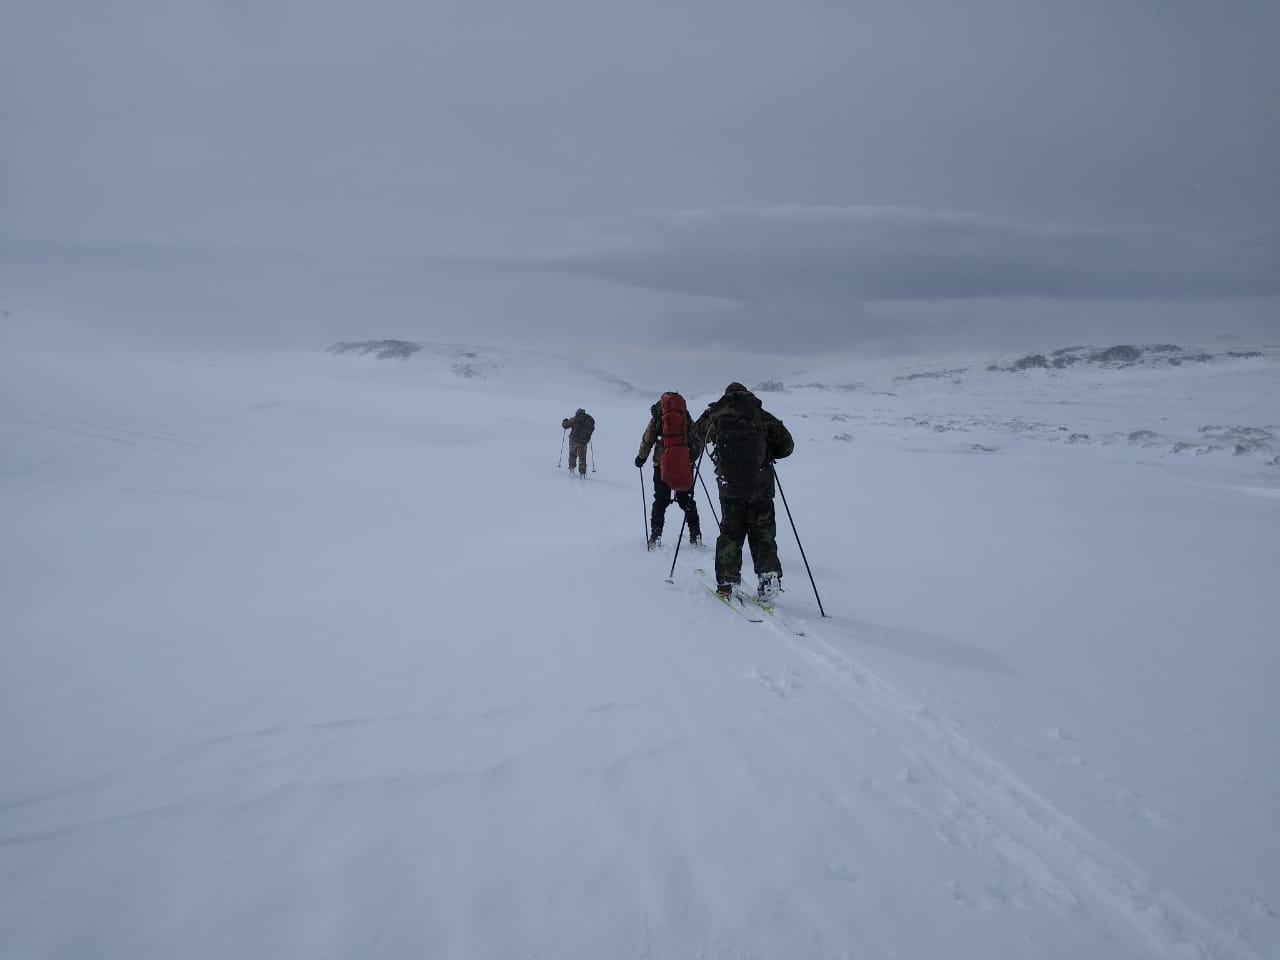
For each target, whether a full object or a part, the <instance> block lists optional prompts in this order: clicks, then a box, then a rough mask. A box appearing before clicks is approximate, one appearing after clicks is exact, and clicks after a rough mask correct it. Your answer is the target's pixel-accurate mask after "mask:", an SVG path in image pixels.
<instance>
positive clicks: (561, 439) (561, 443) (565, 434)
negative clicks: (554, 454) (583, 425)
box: [556, 427, 569, 467]
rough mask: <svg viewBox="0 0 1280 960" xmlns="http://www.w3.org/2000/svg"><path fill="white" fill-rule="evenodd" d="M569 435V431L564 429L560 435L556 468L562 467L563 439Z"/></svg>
mask: <svg viewBox="0 0 1280 960" xmlns="http://www.w3.org/2000/svg"><path fill="white" fill-rule="evenodd" d="M568 435H569V429H568V428H567V427H566V428H565V431H564V433H562V434H560V459H559V460H557V461H556V466H557V467H563V466H564V438H565V437H567V436H568Z"/></svg>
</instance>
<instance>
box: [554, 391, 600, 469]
mask: <svg viewBox="0 0 1280 960" xmlns="http://www.w3.org/2000/svg"><path fill="white" fill-rule="evenodd" d="M560 426H561V427H563V428H564V429H565V430H568V431H569V472H570V473H572V472H573V469H574V466H575V464H576V465H577V468H578V475H579V476H580V477H584V478H585V477H586V475H587V444H588V443H590V442H591V434H592V433H594V432H595V429H596V421H595V418H594V417H592V416H591V414H589V413H587V411H585V410H583V409H582V407H579V408H578V409H577V411H576V412H575V413H574V415H573V416H572V417H565V418H564V419H563V420H561V421H560Z"/></svg>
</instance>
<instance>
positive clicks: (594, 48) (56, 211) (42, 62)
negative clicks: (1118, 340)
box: [0, 0, 1280, 341]
mask: <svg viewBox="0 0 1280 960" xmlns="http://www.w3.org/2000/svg"><path fill="white" fill-rule="evenodd" d="M1278 44H1280V3H1276V2H1274V0H1257V2H1251V0H1223V2H1216V3H1209V2H1200V0H1072V2H1036V0H965V2H952V0H885V2H862V0H785V2H781V0H780V2H773V0H731V2H730V0H692V2H690V0H684V2H649V3H645V4H639V3H634V2H630V3H615V2H608V0H539V2H514V0H502V2H493V0H457V2H453V0H448V2H438V0H368V2H361V3H357V2H354V0H346V2H339V0H206V2H193V0H113V2H109V3H107V2H97V0H75V2H73V0H2V2H0V136H2V137H3V141H2V142H3V146H0V233H2V234H4V235H5V237H6V238H7V240H6V242H5V246H4V247H0V256H8V257H12V256H14V255H16V254H15V251H17V250H19V249H22V248H23V247H24V244H28V245H29V244H30V242H31V241H32V240H33V238H42V239H43V240H53V241H58V244H55V245H52V246H51V245H48V244H45V245H43V246H41V247H40V248H39V249H40V250H42V251H45V253H47V252H48V251H49V250H51V249H55V248H56V249H57V250H61V251H63V253H64V254H65V253H66V251H69V250H77V249H78V250H80V251H81V253H80V254H77V255H80V256H85V255H88V254H85V253H84V251H94V250H97V251H101V250H103V249H107V248H110V246H111V244H112V243H114V242H116V241H119V240H128V241H130V242H132V243H135V244H140V245H141V246H139V247H135V248H130V249H132V250H134V251H135V252H136V251H138V250H144V251H145V250H151V251H153V252H155V251H159V250H162V249H164V248H165V247H167V246H169V245H172V244H180V245H182V248H183V249H184V250H187V251H200V250H203V249H206V248H208V247H212V246H216V247H218V249H221V250H225V249H226V248H227V247H233V248H234V247H237V246H239V245H281V246H284V247H289V248H294V249H298V250H302V251H311V252H315V253H320V254H325V255H328V256H330V257H338V258H356V257H377V258H414V257H428V258H431V259H433V260H435V261H437V262H438V261H439V260H440V259H443V260H444V261H450V260H456V259H462V260H464V261H467V262H470V263H473V264H474V263H479V264H486V263H487V264H489V265H490V266H493V267H495V268H501V269H503V270H508V271H510V270H513V269H514V270H515V271H516V273H517V275H518V274H519V273H520V272H522V271H523V272H524V273H526V274H527V273H528V272H529V271H554V272H555V273H556V274H557V275H568V276H582V277H590V278H595V279H596V280H598V279H601V278H603V279H606V280H610V281H617V282H619V283H621V284H627V285H630V286H632V287H642V288H648V289H651V290H653V291H661V292H665V293H670V294H672V295H673V296H693V297H697V298H705V299H706V300H708V301H711V302H712V306H709V307H708V311H707V312H706V313H705V314H699V313H698V312H697V310H696V309H695V310H694V312H693V314H690V313H688V312H687V310H686V311H683V312H682V311H676V312H672V313H670V314H668V315H667V316H666V317H665V320H666V321H670V320H671V319H672V317H677V318H678V317H686V318H688V317H691V316H692V317H693V318H695V319H697V320H699V322H705V323H706V324H710V325H711V327H712V328H714V327H716V325H722V326H724V325H727V326H728V327H730V328H731V327H732V325H733V324H734V323H741V324H750V323H752V322H755V321H754V320H753V318H760V317H768V316H774V317H776V316H778V315H780V314H786V313H788V312H791V313H796V312H805V314H806V316H807V317H809V318H810V322H809V325H808V327H807V328H806V329H810V330H812V331H813V332H814V334H815V335H817V333H818V331H820V330H821V331H826V332H827V333H831V332H833V331H834V332H835V334H836V337H835V339H836V340H840V339H841V337H843V336H845V335H846V334H847V335H848V338H849V339H851V340H855V341H856V340H857V338H858V336H859V335H860V331H861V333H863V334H865V333H866V331H867V330H870V329H872V328H874V329H877V330H878V329H880V328H881V326H882V325H883V323H882V321H884V318H886V317H896V318H897V320H896V321H894V322H900V323H902V324H904V325H907V326H910V325H912V324H916V325H919V324H920V323H923V322H924V321H923V319H922V318H924V316H925V313H929V314H930V316H931V317H932V318H933V319H932V320H930V321H929V322H930V323H933V322H935V321H936V320H937V319H938V318H939V317H941V318H942V319H943V320H944V321H945V322H946V323H947V324H951V323H953V322H955V321H956V320H957V318H964V317H970V318H971V320H970V321H968V322H972V323H973V324H974V325H975V328H976V327H977V326H980V325H981V317H980V316H979V314H985V315H988V316H992V317H994V315H995V313H997V312H999V309H996V310H995V311H994V312H993V311H992V310H987V309H986V308H984V309H983V310H982V311H977V312H975V310H974V309H973V306H972V303H973V301H975V300H979V299H981V300H982V301H983V303H992V302H994V303H996V304H997V306H998V307H999V305H1000V304H1002V303H1003V304H1004V306H1003V307H1002V308H1001V309H1004V310H1005V312H1006V313H1007V312H1008V311H1009V310H1012V309H1023V307H1022V306H1018V307H1016V308H1015V307H1014V306H1011V304H1013V303H1015V302H1016V303H1017V304H1019V305H1021V304H1023V303H1024V302H1025V298H1041V299H1043V300H1045V301H1049V302H1060V301H1071V302H1077V303H1083V305H1082V306H1079V308H1078V309H1076V310H1075V311H1074V313H1073V315H1074V316H1086V315H1089V316H1094V317H1095V318H1096V317H1100V316H1103V315H1110V316H1122V315H1123V313H1122V312H1117V310H1118V308H1117V306H1116V305H1117V304H1124V303H1133V302H1141V303H1150V302H1164V303H1172V304H1177V305H1180V307H1179V309H1182V308H1183V307H1184V306H1185V305H1186V304H1190V303H1197V304H1199V305H1200V306H1199V307H1198V308H1197V309H1199V310H1200V311H1201V315H1202V316H1204V317H1215V318H1220V319H1221V320H1222V322H1225V323H1228V324H1230V323H1231V322H1234V321H1235V320H1237V319H1238V320H1239V321H1240V322H1242V323H1245V324H1246V325H1248V324H1253V325H1254V326H1257V325H1259V324H1260V325H1261V326H1262V328H1266V327H1267V324H1268V323H1270V324H1273V325H1275V326H1276V327H1280V318H1277V312H1276V309H1275V304H1276V300H1275V297H1276V295H1277V293H1280V289H1278V285H1280V174H1278V173H1277V171H1280V107H1278V106H1277V105H1278V104H1280V56H1277V54H1276V50H1277V48H1278ZM77 245H80V246H79V247H78V246H77ZM26 249H27V250H28V253H27V258H28V259H30V257H32V256H36V255H37V254H33V253H31V252H30V251H31V250H34V249H35V248H34V247H32V246H27V247H26ZM39 255H40V256H43V255H45V254H43V253H42V254H39ZM192 255H195V254H192ZM402 262H404V263H409V262H411V260H405V261H402ZM455 281H456V278H455ZM1259 298H1270V300H1269V302H1268V301H1267V300H1260V299H1259ZM1085 301H1093V302H1090V303H1084V302H1085ZM515 302H516V303H518V302H519V298H518V297H517V299H516V301H515ZM909 302H925V303H929V304H932V305H933V306H932V307H931V308H930V309H929V310H928V311H918V310H914V309H911V310H909V309H904V308H902V307H901V306H895V304H903V303H909ZM966 304H967V305H966ZM591 309H592V310H593V311H597V310H599V309H600V306H599V304H598V303H596V301H595V300H594V299H593V301H592V306H591ZM375 312H376V311H375ZM510 312H511V311H510V309H509V306H502V307H496V306H495V307H493V308H492V309H489V310H487V311H485V312H474V313H473V314H472V317H473V319H475V318H479V317H481V316H482V315H483V317H484V318H485V322H488V323H498V325H499V327H500V326H501V324H500V322H499V320H500V317H501V316H503V315H507V314H509V313H510ZM556 312H557V315H558V316H559V317H560V322H561V323H562V324H567V325H568V326H569V327H572V326H573V325H574V322H573V321H572V320H566V319H565V318H564V315H563V309H562V308H561V307H560V306H557V307H556ZM1059 312H1061V311H1059ZM1139 314H1141V315H1144V316H1147V315H1150V311H1135V312H1134V314H1133V315H1139ZM819 318H821V319H819ZM591 322H592V323H594V324H598V323H599V321H598V317H597V318H596V319H593V320H592V321H591ZM770 322H771V321H770ZM1000 322H1001V323H1004V322H1005V321H1000ZM1066 322H1069V321H1066ZM578 323H579V327H582V325H583V324H585V323H587V320H586V318H585V317H584V318H579V320H578ZM819 339H821V338H819Z"/></svg>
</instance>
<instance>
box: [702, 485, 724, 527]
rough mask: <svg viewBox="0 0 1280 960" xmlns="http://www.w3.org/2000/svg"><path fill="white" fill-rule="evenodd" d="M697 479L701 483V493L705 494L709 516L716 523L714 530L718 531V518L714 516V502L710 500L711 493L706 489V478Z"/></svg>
mask: <svg viewBox="0 0 1280 960" xmlns="http://www.w3.org/2000/svg"><path fill="white" fill-rule="evenodd" d="M699 479H700V480H701V481H702V492H703V493H705V494H706V495H707V506H709V507H710V508H711V516H712V517H714V518H715V521H716V529H717V530H719V529H720V518H719V517H717V516H716V505H715V503H714V502H713V501H712V499H711V491H710V490H708V489H707V478H706V477H699Z"/></svg>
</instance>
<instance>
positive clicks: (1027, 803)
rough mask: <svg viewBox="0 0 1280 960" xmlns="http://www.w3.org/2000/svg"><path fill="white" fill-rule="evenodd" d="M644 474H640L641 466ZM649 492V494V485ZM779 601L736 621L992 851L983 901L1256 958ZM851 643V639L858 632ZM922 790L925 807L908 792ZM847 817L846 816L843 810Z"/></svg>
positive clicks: (787, 685)
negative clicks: (776, 647) (991, 879)
mask: <svg viewBox="0 0 1280 960" xmlns="http://www.w3.org/2000/svg"><path fill="white" fill-rule="evenodd" d="M644 469H645V470H646V471H647V470H648V469H649V467H648V465H647V464H646V466H645V468H644ZM572 482H573V483H574V486H575V487H576V489H577V491H578V492H579V494H580V495H581V496H583V497H585V498H586V499H588V500H590V501H591V502H592V504H593V506H594V507H595V509H596V510H597V514H598V516H599V519H600V522H601V523H602V524H606V525H607V524H611V525H612V526H613V528H614V530H615V531H616V532H617V533H618V534H619V535H623V534H625V532H626V531H625V530H623V528H622V527H621V525H620V524H619V523H618V521H617V518H616V516H615V515H614V514H613V512H612V511H609V510H608V509H607V508H606V507H605V505H604V504H603V503H602V502H601V501H600V500H599V499H598V498H596V497H595V496H593V494H592V491H591V490H590V489H589V488H588V486H587V484H584V483H583V482H582V481H579V480H577V479H574V480H573V481H572ZM649 493H650V496H652V491H650V492H649ZM704 503H705V501H704ZM671 511H675V512H676V514H677V515H680V511H679V509H678V508H677V507H675V505H674V504H673V505H672V506H671V507H669V508H668V513H670V512H671ZM700 512H701V511H700ZM713 522H714V521H713ZM669 524H670V520H668V525H669ZM704 525H705V521H704ZM664 532H665V531H664ZM707 542H708V546H707V547H704V550H705V551H706V552H707V563H708V564H710V563H712V562H713V561H714V550H713V549H712V548H711V546H710V545H711V544H713V543H714V541H713V540H711V539H710V537H708V541H707ZM668 550H671V551H672V552H674V548H673V547H672V548H667V547H663V548H662V549H661V550H660V551H658V556H659V557H661V558H662V559H663V562H664V563H666V564H668V565H669V564H670V560H669V559H668V557H667V553H668ZM688 553H689V551H688V545H687V544H681V550H680V555H679V557H678V559H677V561H676V569H677V574H679V573H684V574H686V579H687V576H688V575H691V574H693V572H694V566H695V564H696V563H698V561H697V560H690V559H689V557H688ZM743 556H744V573H745V567H746V566H747V563H749V557H750V554H749V551H748V550H747V548H746V547H744V552H743ZM792 579H793V580H794V579H796V578H795V577H793V578H792ZM681 589H682V592H683V593H684V594H685V595H686V596H687V597H689V598H690V599H694V600H697V599H700V595H699V593H698V591H697V590H690V589H689V588H688V586H687V584H686V585H685V586H683V587H682V588H681ZM707 599H708V600H712V599H713V598H710V597H708V598H707ZM786 602H787V601H786V600H785V599H780V603H779V605H778V615H777V616H773V617H770V616H769V615H767V614H766V615H765V619H764V620H763V621H762V622H761V623H760V624H748V623H745V622H744V623H743V629H765V630H768V631H770V632H771V633H772V634H773V635H774V636H775V637H777V639H778V640H779V641H781V642H782V643H783V644H785V645H786V646H787V647H788V648H789V649H790V650H791V651H792V652H794V653H795V655H796V657H797V659H798V660H800V661H802V662H804V663H806V664H808V665H809V666H810V667H812V668H813V669H814V671H815V672H816V674H817V675H818V676H819V677H821V678H822V680H823V682H825V683H827V684H829V685H830V686H831V687H833V688H834V689H835V690H837V691H838V692H839V694H840V696H842V697H843V698H844V699H845V700H846V701H848V702H849V703H850V704H852V705H853V706H855V707H857V708H858V709H859V710H861V711H862V712H863V713H864V714H865V715H866V716H867V717H868V719H869V720H870V721H871V722H872V723H873V724H874V725H875V726H876V727H878V728H879V729H880V730H882V731H883V732H884V734H885V736H887V737H889V738H890V739H892V741H893V742H894V743H895V745H896V746H897V747H898V749H900V750H901V751H902V753H903V755H904V757H906V758H907V759H908V761H909V763H910V767H909V770H910V771H911V774H910V776H909V777H908V779H910V780H911V781H912V782H917V781H918V782H919V784H920V788H919V789H917V790H914V791H913V792H912V794H907V793H904V792H902V791H899V790H896V789H894V788H893V787H892V786H891V785H889V784H885V783H882V782H874V781H873V782H871V783H869V784H868V785H869V786H870V787H871V788H872V789H873V790H874V791H876V792H878V793H881V794H883V795H885V796H886V797H888V798H889V799H890V800H892V801H893V802H895V803H898V804H900V805H901V806H902V807H903V808H904V809H905V810H907V811H908V812H909V813H910V814H911V815H912V816H913V817H916V818H918V819H921V820H923V821H925V822H928V823H930V825H931V827H932V829H933V831H934V834H935V836H937V837H938V839H939V840H940V841H941V842H943V843H946V844H948V845H959V846H962V847H965V848H967V849H970V850H979V851H985V852H986V853H987V854H988V855H989V856H991V857H992V858H993V859H994V860H995V861H996V862H997V863H998V864H999V866H1000V868H1001V873H1002V874H1003V875H1004V876H1005V878H1006V879H1005V881H1004V883H1003V885H1002V886H1001V887H1000V888H991V887H990V886H989V887H988V888H987V889H986V890H985V892H984V896H985V897H986V898H987V899H988V900H989V899H990V898H991V897H993V896H994V897H995V898H997V899H998V900H999V901H1000V902H1001V903H1003V904H1006V905H1008V904H1014V903H1018V902H1020V901H1021V900H1023V899H1024V898H1027V897H1033V898H1035V899H1036V900H1038V901H1039V902H1040V903H1041V904H1043V905H1044V906H1045V907H1047V908H1048V909H1050V910H1052V911H1053V912H1055V913H1057V914H1059V915H1061V916H1063V917H1065V918H1067V919H1068V920H1069V921H1070V922H1073V923H1081V924H1084V923H1088V922H1095V923H1101V924H1102V925H1103V926H1104V928H1105V929H1107V930H1109V931H1110V933H1111V935H1112V936H1113V937H1114V939H1115V941H1116V943H1117V946H1118V947H1119V948H1120V949H1123V950H1124V951H1125V952H1126V955H1128V956H1134V957H1152V958H1157V957H1170V958H1179V960H1229V958H1234V960H1261V958H1259V957H1258V955H1257V954H1256V953H1254V952H1253V951H1252V950H1250V949H1249V948H1248V947H1247V946H1246V945H1245V944H1243V943H1240V942H1239V941H1238V940H1236V939H1235V938H1232V937H1230V936H1228V935H1227V934H1225V933H1224V932H1223V931H1221V930H1219V929H1217V928H1215V927H1214V925H1213V924H1211V923H1209V922H1208V921H1207V920H1205V919H1204V918H1203V917H1201V916H1199V915H1197V914H1196V913H1195V912H1194V911H1193V910H1191V909H1190V908H1189V907H1187V906H1186V905H1185V904H1183V903H1181V902H1179V901H1178V900H1177V898H1175V897H1174V896H1172V895H1171V894H1170V893H1169V892H1168V891H1166V890H1164V889H1162V888H1160V886H1159V885H1158V884H1156V883H1155V882H1154V881H1153V880H1152V879H1151V878H1150V877H1148V876H1146V875H1145V874H1144V873H1143V872H1142V871H1141V870H1140V869H1139V868H1138V867H1136V866H1135V865H1134V864H1132V863H1129V862H1128V861H1126V860H1125V859H1124V858H1123V857H1122V856H1121V855H1120V854H1119V853H1117V852H1116V851H1115V850H1113V849H1110V848H1109V847H1108V846H1107V845H1106V844H1105V843H1103V842H1102V841H1101V840H1099V839H1098V838H1097V837H1095V836H1094V835H1092V834H1091V833H1090V832H1089V831H1088V830H1086V829H1085V828H1084V827H1082V826H1081V825H1080V824H1078V823H1076V822H1074V821H1073V820H1071V819H1070V818H1069V817H1067V816H1066V815H1065V814H1063V813H1062V812H1061V811H1060V810H1058V809H1056V808H1055V807H1054V806H1053V805H1052V804H1051V803H1049V802H1048V801H1047V800H1046V799H1045V798H1043V797H1042V796H1040V795H1038V794H1037V793H1036V792H1035V791H1034V790H1032V789H1031V788H1030V787H1028V786H1027V785H1026V784H1025V783H1023V782H1022V781H1020V780H1019V779H1018V778H1017V777H1016V776H1015V775H1014V774H1013V773H1012V772H1011V771H1009V770H1008V769H1007V768H1005V767H1004V766H1002V765H1001V764H1000V763H998V762H996V761H995V760H994V759H993V758H992V757H991V756H989V755H988V754H987V753H986V752H984V751H983V750H982V749H981V748H979V747H978V746H977V745H975V744H974V743H972V742H971V741H970V740H968V739H966V738H965V737H964V735H963V734H962V733H961V732H960V731H959V729H958V726H957V725H956V724H955V723H954V722H953V721H951V720H949V719H948V718H947V717H946V716H945V714H943V713H941V712H940V711H939V710H938V709H937V708H936V707H933V706H930V705H927V704H924V703H921V702H919V701H916V700H914V699H912V698H910V697H908V696H906V695H904V694H902V693H900V692H899V691H898V690H896V689H895V688H894V687H893V686H892V685H891V684H889V683H887V682H886V681H884V680H883V679H881V678H880V677H878V676H877V675H876V674H875V673H873V672H872V671H871V670H869V669H867V668H866V667H865V666H862V665H860V664H859V663H858V662H857V661H856V659H855V658H853V657H852V656H850V655H848V654H845V653H841V652H840V651H839V650H838V649H837V648H836V647H835V646H833V645H832V644H831V643H830V642H828V641H827V640H826V639H824V636H823V635H824V633H826V632H827V630H829V629H833V628H823V629H817V630H815V629H814V628H813V625H812V623H811V622H810V621H809V620H803V619H800V618H797V617H794V616H793V615H791V614H789V613H787V612H786V610H785V609H784V606H783V604H786ZM713 606H714V604H713ZM818 622H819V623H821V621H818ZM850 639H852V640H853V641H855V642H856V640H857V637H856V636H854V637H851V638H850ZM797 677H798V674H797V673H795V672H794V671H788V674H787V676H785V677H782V678H774V677H770V676H768V675H766V674H764V673H762V672H760V671H758V670H756V669H753V670H752V671H751V673H750V674H749V677H748V679H750V680H752V681H753V682H755V683H757V684H758V685H759V686H760V687H762V688H763V689H765V690H768V691H769V692H770V693H772V694H773V695H775V696H777V697H778V698H780V699H782V700H787V699H790V698H791V697H792V696H793V695H794V694H795V693H796V692H797V691H798V690H800V689H801V688H802V687H803V684H802V683H801V682H799V680H798V679H797ZM926 792H927V793H929V794H930V795H931V797H932V799H933V803H932V804H925V803H922V802H921V801H920V800H919V799H917V798H916V797H917V796H918V795H919V794H920V793H926ZM850 815H851V816H853V815H856V812H855V811H850ZM831 869H832V871H833V875H834V876H836V878H837V879H846V877H845V876H844V874H845V873H846V872H848V871H847V868H846V867H844V866H842V865H838V866H833V867H832V868H831ZM953 891H954V896H955V899H956V900H957V901H958V902H960V903H963V904H968V903H969V900H970V896H969V895H968V894H967V893H965V891H964V890H963V889H962V888H961V886H960V885H959V884H954V885H953Z"/></svg>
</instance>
